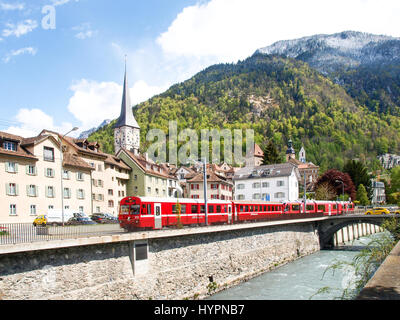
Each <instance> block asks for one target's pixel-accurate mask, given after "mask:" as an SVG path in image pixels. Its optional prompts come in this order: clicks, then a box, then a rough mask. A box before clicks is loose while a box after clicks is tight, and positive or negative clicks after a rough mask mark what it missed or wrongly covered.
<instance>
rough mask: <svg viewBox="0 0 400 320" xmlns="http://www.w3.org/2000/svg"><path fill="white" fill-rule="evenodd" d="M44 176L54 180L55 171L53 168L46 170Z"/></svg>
mask: <svg viewBox="0 0 400 320" xmlns="http://www.w3.org/2000/svg"><path fill="white" fill-rule="evenodd" d="M44 170H45V171H44V175H45V176H46V177H48V178H54V169H52V168H46V169H44Z"/></svg>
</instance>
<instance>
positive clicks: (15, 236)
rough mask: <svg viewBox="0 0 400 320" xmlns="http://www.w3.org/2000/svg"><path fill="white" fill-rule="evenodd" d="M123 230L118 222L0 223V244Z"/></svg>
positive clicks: (77, 236)
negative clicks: (73, 223) (54, 224)
mask: <svg viewBox="0 0 400 320" xmlns="http://www.w3.org/2000/svg"><path fill="white" fill-rule="evenodd" d="M122 232H125V231H124V230H123V229H121V228H120V226H119V224H95V225H74V226H64V227H61V226H58V227H52V226H48V227H39V226H37V227H35V226H33V225H32V224H31V223H7V224H0V245H5V244H17V243H31V242H37V241H50V240H64V239H74V238H81V237H88V236H89V237H93V236H101V235H107V234H115V233H122Z"/></svg>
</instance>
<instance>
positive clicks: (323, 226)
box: [318, 214, 398, 248]
mask: <svg viewBox="0 0 400 320" xmlns="http://www.w3.org/2000/svg"><path fill="white" fill-rule="evenodd" d="M393 216H395V215H361V214H348V215H342V216H332V217H329V218H328V219H323V220H321V221H318V234H319V240H320V245H321V248H326V247H332V246H333V236H334V234H335V233H336V232H337V231H339V230H340V229H343V228H345V227H346V226H349V225H355V224H359V223H369V224H374V225H377V226H381V224H382V222H383V221H384V220H385V219H387V218H389V217H393ZM397 217H398V215H397Z"/></svg>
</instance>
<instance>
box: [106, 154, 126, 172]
mask: <svg viewBox="0 0 400 320" xmlns="http://www.w3.org/2000/svg"><path fill="white" fill-rule="evenodd" d="M104 162H106V163H108V164H112V165H114V166H117V167H119V168H121V169H125V170H128V171H131V170H132V168H131V167H129V166H128V165H127V164H126V163H125V162H123V161H122V160H121V159H119V158H117V157H116V156H113V155H111V154H109V155H108V157H107V159H106V160H104Z"/></svg>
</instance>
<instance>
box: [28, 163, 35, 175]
mask: <svg viewBox="0 0 400 320" xmlns="http://www.w3.org/2000/svg"><path fill="white" fill-rule="evenodd" d="M26 174H29V175H31V176H36V174H37V171H36V166H32V165H28V166H26Z"/></svg>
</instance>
